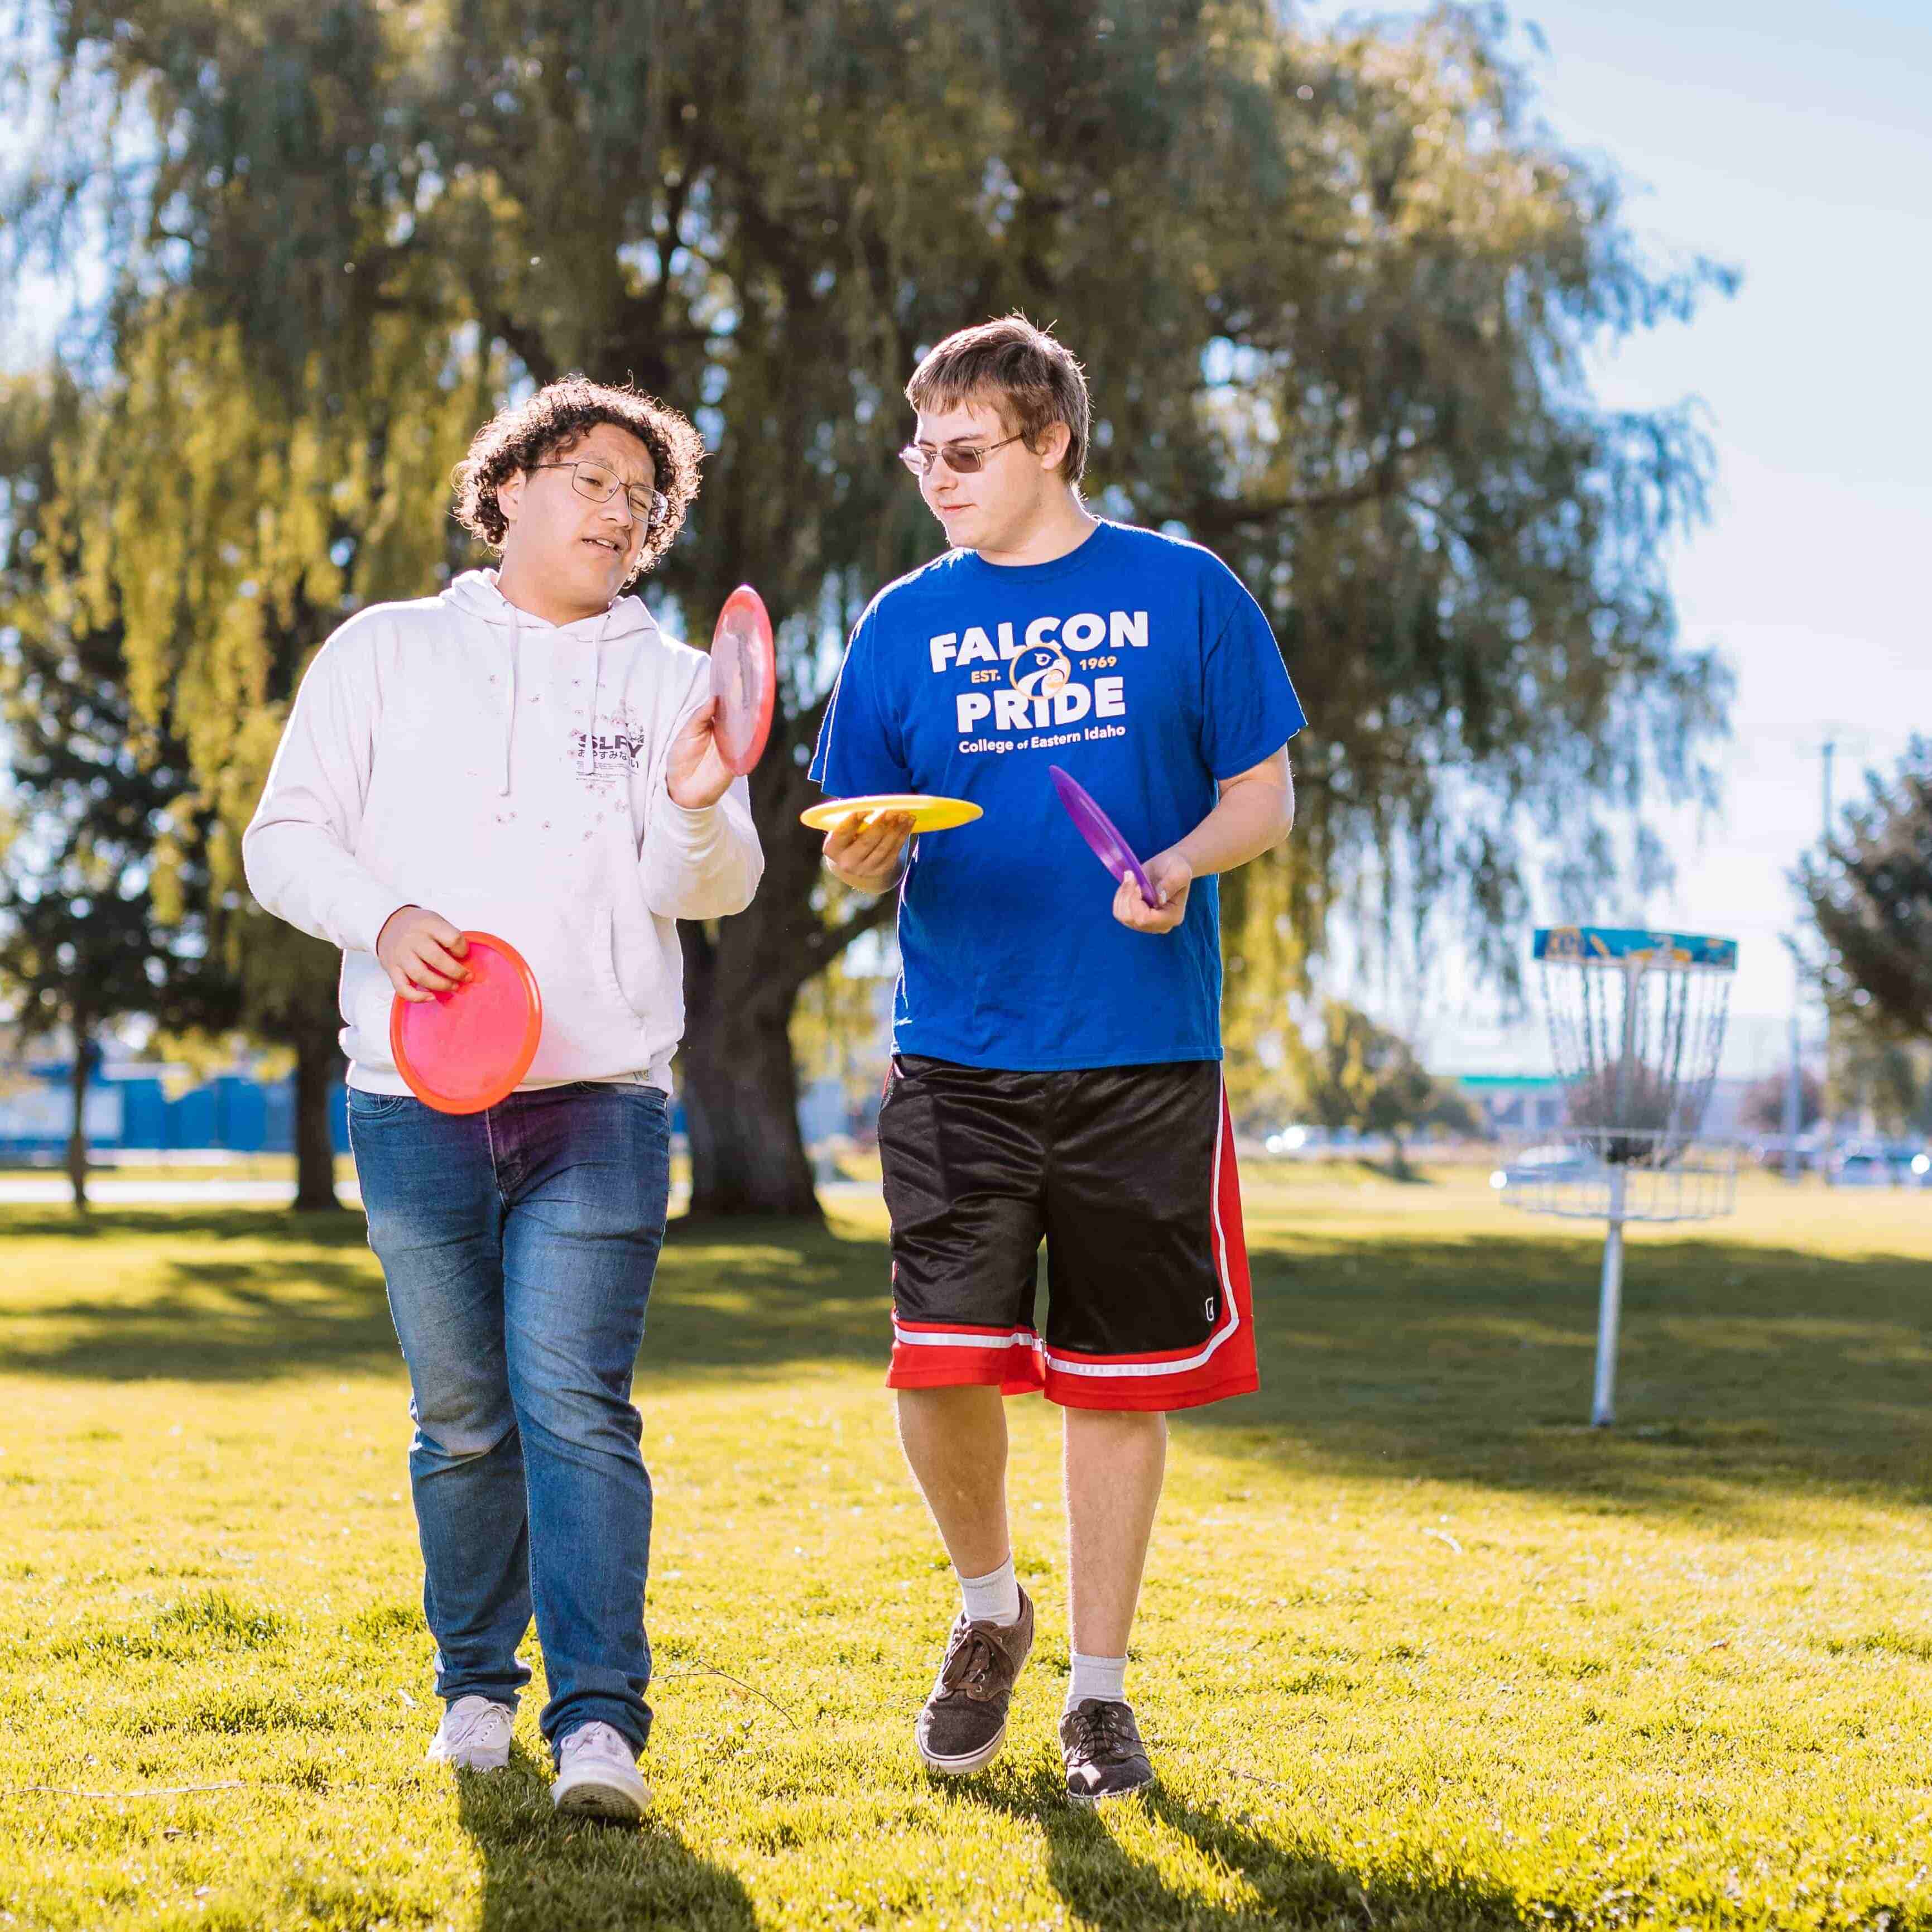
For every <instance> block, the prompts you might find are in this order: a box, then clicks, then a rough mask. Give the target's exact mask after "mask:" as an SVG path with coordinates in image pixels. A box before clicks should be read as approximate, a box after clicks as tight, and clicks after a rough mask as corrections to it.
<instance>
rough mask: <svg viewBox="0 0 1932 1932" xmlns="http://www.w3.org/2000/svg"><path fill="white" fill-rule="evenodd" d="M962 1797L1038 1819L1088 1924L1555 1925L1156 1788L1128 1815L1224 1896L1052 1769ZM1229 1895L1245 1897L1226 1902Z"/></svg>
mask: <svg viewBox="0 0 1932 1932" xmlns="http://www.w3.org/2000/svg"><path fill="white" fill-rule="evenodd" d="M959 1802H961V1803H962V1804H978V1805H984V1806H986V1807H987V1808H989V1809H992V1810H994V1811H1003V1812H1005V1813H1006V1814H1007V1815H1008V1816H1010V1817H1014V1818H1018V1819H1022V1820H1025V1821H1026V1822H1027V1823H1029V1824H1032V1825H1036V1826H1038V1827H1039V1828H1040V1831H1041V1832H1042V1833H1043V1835H1044V1837H1045V1838H1046V1866H1047V1876H1048V1878H1049V1881H1050V1882H1052V1885H1053V1887H1054V1888H1055V1891H1058V1893H1059V1894H1060V1895H1061V1897H1062V1898H1064V1900H1066V1901H1067V1906H1068V1909H1070V1912H1073V1915H1075V1916H1076V1918H1079V1920H1080V1921H1081V1922H1082V1924H1092V1925H1096V1926H1106V1927H1115V1926H1119V1927H1136V1928H1138V1927H1142V1926H1145V1927H1162V1926H1172V1927H1185V1928H1187V1932H1263V1928H1268V1927H1274V1928H1284V1927H1293V1928H1295V1932H1344V1928H1346V1932H1361V1927H1364V1926H1366V1925H1373V1926H1378V1927H1398V1928H1402V1927H1406V1928H1412V1932H1421V1928H1424V1927H1426V1928H1427V1932H1502V1928H1505V1927H1520V1926H1528V1925H1538V1926H1541V1925H1545V1924H1548V1923H1549V1922H1550V1921H1549V1920H1548V1918H1546V1917H1545V1916H1544V1915H1543V1914H1542V1913H1541V1912H1533V1913H1532V1912H1526V1911H1525V1909H1523V1906H1521V1905H1520V1903H1519V1902H1518V1901H1517V1900H1516V1899H1515V1898H1514V1897H1511V1896H1510V1895H1509V1894H1507V1893H1505V1892H1502V1891H1497V1890H1496V1889H1495V1888H1493V1887H1490V1886H1487V1885H1483V1884H1481V1883H1480V1882H1478V1881H1477V1880H1475V1879H1472V1878H1469V1877H1466V1876H1463V1875H1462V1874H1460V1873H1457V1872H1455V1871H1454V1870H1443V1871H1441V1872H1439V1873H1418V1872H1415V1871H1410V1872H1407V1873H1403V1875H1402V1876H1400V1877H1398V1878H1388V1877H1378V1876H1375V1875H1373V1874H1370V1873H1363V1872H1358V1871H1351V1870H1347V1869H1346V1868H1345V1867H1342V1866H1340V1865H1337V1864H1335V1863H1334V1861H1333V1860H1332V1859H1331V1858H1328V1856H1327V1855H1326V1854H1325V1853H1324V1852H1322V1851H1321V1850H1319V1849H1317V1848H1316V1847H1315V1846H1312V1845H1310V1844H1307V1843H1302V1842H1298V1841H1297V1840H1296V1839H1295V1838H1293V1837H1292V1836H1291V1837H1286V1838H1279V1839H1276V1838H1263V1837H1262V1836H1260V1835H1259V1834H1257V1833H1256V1832H1253V1831H1252V1830H1250V1829H1249V1828H1248V1827H1247V1826H1246V1825H1245V1824H1244V1823H1241V1821H1240V1820H1238V1819H1237V1818H1234V1817H1229V1815H1228V1814H1226V1812H1224V1811H1222V1810H1220V1808H1218V1807H1214V1806H1208V1807H1202V1806H1197V1805H1190V1804H1188V1803H1187V1802H1185V1801H1184V1800H1183V1799H1179V1798H1177V1797H1175V1796H1171V1795H1170V1794H1169V1793H1166V1792H1164V1791H1163V1790H1160V1788H1159V1787H1156V1788H1155V1790H1154V1791H1152V1792H1151V1793H1149V1794H1148V1796H1146V1797H1145V1798H1139V1799H1124V1800H1121V1801H1120V1802H1121V1805H1124V1806H1125V1807H1127V1808H1130V1810H1131V1809H1136V1808H1139V1807H1141V1806H1143V1805H1145V1807H1146V1808H1147V1811H1148V1815H1149V1816H1150V1817H1151V1818H1152V1820H1154V1823H1155V1824H1156V1826H1157V1827H1159V1828H1160V1829H1162V1830H1163V1832H1164V1834H1165V1835H1168V1836H1169V1837H1171V1838H1173V1839H1175V1840H1178V1841H1184V1843H1183V1844H1182V1845H1181V1846H1177V1849H1180V1850H1181V1854H1182V1858H1181V1862H1184V1863H1185V1864H1199V1867H1201V1868H1202V1870H1204V1872H1205V1873H1210V1874H1212V1876H1213V1877H1214V1879H1215V1880H1216V1881H1217V1887H1216V1888H1217V1890H1219V1891H1222V1892H1223V1894H1224V1896H1223V1897H1218V1898H1217V1897H1214V1896H1211V1895H1210V1894H1209V1892H1208V1890H1207V1889H1206V1888H1205V1886H1196V1885H1190V1884H1189V1883H1188V1882H1187V1880H1186V1879H1185V1878H1184V1877H1181V1876H1171V1875H1170V1874H1169V1873H1166V1872H1163V1870H1161V1868H1160V1866H1159V1865H1158V1864H1155V1863H1154V1861H1152V1860H1151V1859H1149V1858H1144V1857H1142V1856H1139V1855H1137V1854H1136V1853H1135V1852H1130V1851H1129V1850H1128V1849H1127V1848H1126V1847H1125V1846H1123V1845H1122V1844H1121V1842H1120V1840H1119V1839H1118V1838H1117V1837H1116V1836H1115V1821H1116V1820H1120V1819H1122V1818H1123V1817H1124V1816H1126V1815H1129V1814H1127V1813H1124V1812H1123V1811H1119V1810H1115V1809H1112V1808H1103V1809H1102V1810H1100V1811H1087V1810H1084V1809H1082V1808H1079V1807H1078V1806H1076V1805H1072V1804H1070V1803H1069V1802H1068V1801H1067V1796H1066V1793H1065V1792H1064V1790H1062V1789H1061V1784H1060V1781H1059V1778H1058V1776H1057V1775H1055V1772H1052V1770H1051V1769H1048V1768H1046V1767H1044V1766H1043V1767H1040V1768H1039V1769H1035V1770H1034V1771H1032V1772H1026V1773H1022V1772H1019V1771H1018V1770H1017V1769H1016V1770H1015V1771H1013V1772H1010V1773H1008V1774H1007V1775H1004V1776H1002V1775H1001V1774H1000V1773H998V1772H993V1773H991V1774H989V1775H987V1776H986V1777H983V1778H974V1779H971V1780H970V1781H963V1782H962V1784H961V1787H960V1789H959ZM1230 1879H1232V1885H1230V1884H1229V1882H1228V1881H1229V1880H1230ZM1228 1891H1234V1892H1235V1893H1236V1894H1238V1900H1229V1899H1228V1898H1226V1896H1225V1894H1226V1892H1228Z"/></svg>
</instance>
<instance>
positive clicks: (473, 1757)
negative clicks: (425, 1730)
mask: <svg viewBox="0 0 1932 1932" xmlns="http://www.w3.org/2000/svg"><path fill="white" fill-rule="evenodd" d="M515 1715H516V1714H515V1713H514V1712H513V1711H511V1709H510V1707H509V1706H508V1705H507V1704H497V1703H492V1702H491V1701H490V1699H488V1698H487V1697H459V1698H458V1699H457V1700H456V1702H455V1703H453V1704H452V1705H451V1706H450V1707H449V1709H448V1710H446V1712H443V1722H442V1723H441V1724H439V1725H437V1727H436V1736H434V1738H432V1739H431V1740H430V1746H429V1750H428V1752H427V1753H426V1754H425V1762H426V1763H430V1764H453V1765H455V1766H456V1767H457V1769H458V1770H460V1771H501V1770H502V1768H503V1767H504V1766H505V1765H506V1764H508V1763H509V1761H510V1730H511V1724H513V1723H514V1719H515Z"/></svg>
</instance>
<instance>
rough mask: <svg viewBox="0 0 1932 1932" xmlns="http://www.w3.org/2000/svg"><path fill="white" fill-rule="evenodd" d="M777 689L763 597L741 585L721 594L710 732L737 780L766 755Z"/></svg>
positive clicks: (713, 658)
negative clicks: (715, 702) (714, 709)
mask: <svg viewBox="0 0 1932 1932" xmlns="http://www.w3.org/2000/svg"><path fill="white" fill-rule="evenodd" d="M777 688H778V661H777V659H776V658H775V656H774V655H773V653H772V620H771V619H770V618H769V616H766V613H765V600H764V599H763V598H762V597H760V595H758V593H757V592H756V591H755V590H754V589H752V588H751V586H750V585H749V584H748V583H741V584H739V586H738V587H737V589H735V590H734V591H733V592H732V593H731V594H730V596H728V597H727V598H725V600H724V609H723V610H721V611H719V612H718V622H717V624H716V626H715V628H713V630H712V633H711V694H712V697H715V698H716V699H717V700H718V712H717V715H716V716H715V718H713V719H712V725H711V735H712V738H713V739H714V740H715V742H716V744H717V746H718V755H719V757H721V758H722V759H723V760H724V762H725V763H726V764H727V765H729V766H730V768H731V769H732V770H733V771H734V772H737V773H738V775H739V776H740V777H741V778H742V776H743V775H745V772H748V771H749V770H750V769H751V767H752V766H754V765H755V764H756V763H757V762H758V760H759V759H760V757H763V754H764V749H765V739H766V738H767V737H768V736H769V735H770V733H771V728H772V697H773V695H774V694H775V691H777Z"/></svg>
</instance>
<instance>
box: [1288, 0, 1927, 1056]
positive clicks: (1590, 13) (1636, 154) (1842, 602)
mask: <svg viewBox="0 0 1932 1932" xmlns="http://www.w3.org/2000/svg"><path fill="white" fill-rule="evenodd" d="M1410 10H1413V9H1409V8H1407V7H1399V8H1396V9H1394V10H1391V9H1387V8H1376V9H1373V12H1374V13H1379V14H1382V15H1385V16H1386V15H1387V14H1388V13H1390V12H1391V11H1394V13H1397V14H1400V13H1404V12H1407V11H1410ZM1306 11H1307V13H1312V14H1313V17H1315V18H1316V19H1318V20H1320V19H1332V18H1334V17H1338V16H1340V15H1342V14H1343V13H1357V12H1359V11H1361V10H1360V9H1357V8H1343V7H1336V6H1328V5H1322V6H1316V7H1311V8H1309V9H1307V10H1306ZM1515 18H1516V19H1517V20H1518V21H1519V23H1521V22H1526V21H1527V22H1531V23H1535V25H1536V26H1538V27H1539V28H1541V31H1542V34H1543V35H1544V39H1545V40H1546V42H1547V52H1544V53H1543V54H1541V55H1533V54H1532V55H1531V66H1532V72H1533V74H1535V77H1536V79H1537V81H1538V88H1539V92H1540V95H1541V101H1542V110H1543V115H1544V118H1545V119H1546V120H1547V122H1548V124H1549V125H1550V127H1551V129H1552V130H1553V132H1554V133H1556V135H1557V136H1559V138H1560V139H1562V141H1563V142H1565V145H1569V146H1571V147H1574V148H1582V149H1583V150H1585V151H1589V152H1593V153H1595V154H1598V155H1599V156H1601V157H1607V158H1608V159H1609V160H1611V161H1613V163H1615V164H1616V166H1617V168H1618V169H1619V172H1621V173H1622V175H1624V176H1625V178H1626V179H1627V180H1628V181H1629V182H1630V183H1631V184H1632V187H1633V188H1634V190H1635V192H1634V193H1633V196H1632V199H1631V202H1630V205H1629V206H1628V210H1627V218H1628V220H1629V221H1630V223H1631V225H1632V226H1633V227H1634V229H1636V230H1637V233H1639V234H1640V235H1641V236H1643V238H1644V239H1646V241H1647V242H1649V243H1651V244H1652V245H1653V246H1654V247H1655V248H1657V249H1658V251H1660V252H1661V253H1662V254H1676V255H1678V256H1680V257H1681V256H1685V255H1691V254H1707V255H1711V256H1714V257H1717V258H1718V259H1720V260H1724V261H1725V262H1727V263H1730V264H1731V265H1733V266H1734V267H1736V269H1739V271H1740V272H1741V273H1742V276H1743V284H1742V288H1741V289H1740V290H1739V293H1738V294H1737V295H1736V296H1735V297H1733V299H1730V300H1729V301H1725V300H1722V299H1717V300H1712V301H1710V302H1707V303H1706V305H1705V306H1704V308H1703V311H1702V312H1701V313H1700V314H1699V315H1698V316H1697V317H1696V318H1695V319H1694V320H1693V321H1691V323H1688V324H1687V325H1684V326H1668V327H1666V328H1664V329H1659V330H1658V331H1655V332H1652V333H1651V334H1649V335H1644V336H1641V337H1638V338H1634V339H1632V340H1631V341H1628V342H1626V343H1625V344H1624V345H1622V347H1621V348H1620V349H1619V350H1618V351H1617V352H1616V353H1615V354H1613V355H1611V356H1607V357H1604V358H1601V359H1599V361H1598V364H1597V365H1596V369H1595V376H1596V380H1597V383H1598V393H1599V395H1600V396H1601V398H1602V400H1603V401H1605V402H1606V403H1608V404H1613V405H1616V406H1618V407H1650V406H1655V405H1660V404H1670V403H1674V402H1676V401H1680V400H1682V399H1683V398H1697V399H1699V400H1700V401H1701V403H1702V404H1703V407H1704V410H1705V413H1706V415H1705V420H1706V427H1707V428H1708V430H1709V433H1710V435H1711V437H1712V442H1713V444H1714V446H1715V450H1716V454H1717V459H1718V490H1717V494H1716V499H1715V505H1714V510H1715V514H1714V515H1713V517H1712V520H1711V523H1709V526H1708V527H1706V529H1703V530H1702V531H1700V532H1698V533H1697V535H1695V536H1694V537H1693V538H1691V539H1690V540H1689V541H1687V542H1686V543H1685V544H1684V545H1683V546H1682V547H1681V548H1680V550H1679V552H1678V553H1677V554H1676V556H1675V557H1674V558H1673V559H1672V565H1671V580H1672V584H1673V589H1674V591H1675V593H1676V598H1677V603H1678V609H1679V616H1680V619H1681V622H1682V630H1683V634H1684V636H1685V640H1687V641H1688V642H1691V643H1706V642H1715V643H1717V644H1718V646H1720V648H1721V649H1722V650H1723V652H1724V655H1726V657H1727V658H1728V659H1729V661H1730V664H1732V666H1733V670H1735V672H1736V677H1737V693H1736V702H1735V705H1734V708H1733V712H1732V724H1733V737H1732V740H1731V742H1730V744H1729V745H1727V747H1726V748H1724V751H1723V753H1722V755H1721V758H1720V761H1719V762H1720V766H1721V772H1722V775H1723V778H1724V790H1725V796H1724V807H1723V809H1722V810H1721V811H1720V812H1719V813H1718V814H1715V817H1713V818H1712V820H1710V821H1709V822H1708V823H1700V822H1699V821H1698V819H1697V815H1696V814H1690V813H1684V814H1676V815H1675V816H1669V815H1666V816H1662V817H1660V819H1659V820H1658V823H1660V825H1661V828H1662V829H1664V830H1665V832H1666V833H1667V839H1668V842H1669V844H1670V848H1671V850H1672V853H1673V856H1674V858H1675V859H1676V864H1677V867H1678V876H1677V880H1676V884H1675V886H1674V887H1673V889H1671V890H1670V892H1667V893H1663V894H1659V895H1656V896H1655V897H1654V898H1652V899H1650V900H1649V901H1633V903H1632V904H1631V907H1630V909H1629V910H1630V913H1631V922H1632V923H1634V924H1637V923H1642V924H1648V925H1663V926H1671V927H1674V928H1676V929H1679V930H1685V931H1691V932H1717V933H1724V934H1729V935H1732V936H1733V937H1735V938H1736V939H1737V940H1738V941H1739V969H1738V979H1737V983H1736V986H1735V988H1734V990H1733V1012H1734V1013H1736V1014H1737V1015H1739V1016H1740V1019H1741V1024H1740V1025H1739V1027H1738V1028H1736V1033H1737V1035H1738V1045H1739V1048H1740V1049H1741V1050H1743V1049H1748V1057H1749V1058H1751V1059H1752V1060H1754V1061H1759V1060H1761V1059H1762V1058H1763V1052H1764V1050H1765V1043H1766V1042H1769V1041H1773V1040H1775V1039H1776V1038H1778V1037H1781V1034H1782V1031H1783V1026H1784V1016H1787V1015H1788V1013H1789V1012H1790V1010H1791V1007H1792V1005H1793V1000H1794V997H1795V994H1796V986H1795V977H1794V974H1793V968H1792V966H1791V964H1790V957H1789V955H1788V953H1787V950H1786V948H1785V946H1784V944H1783V940H1784V935H1786V934H1787V933H1790V932H1793V931H1794V930H1795V929H1796V926H1797V924H1798V920H1797V915H1796V900H1795V898H1794V896H1793V893H1792V892H1791V891H1790V887H1789V885H1788V883H1787V881H1788V876H1789V874H1790V871H1791V869H1792V868H1793V865H1794V864H1795V863H1796V862H1797V860H1798V859H1799V856H1800V855H1801V854H1802V853H1803V851H1804V850H1805V847H1806V846H1807V845H1808V844H1811V843H1814V842H1815V841H1816V840H1817V838H1818V836H1819V832H1820V817H1821V811H1822V799H1821V782H1820V781H1821V775H1822V774H1821V765H1822V760H1821V757H1820V745H1821V744H1822V743H1823V741H1824V740H1825V739H1826V738H1828V737H1832V738H1835V739H1838V740H1839V741H1840V742H1841V743H1842V745H1843V747H1844V748H1843V751H1841V753H1840V754H1838V757H1837V758H1836V759H1835V766H1836V773H1837V775H1836V781H1835V789H1836V791H1837V795H1838V801H1839V802H1840V803H1841V804H1842V803H1843V802H1844V800H1845V799H1846V798H1847V797H1848V796H1850V795H1852V793H1854V792H1855V791H1858V790H1861V789H1862V785H1863V781H1862V778H1861V772H1862V770H1863V769H1864V767H1866V766H1870V765H1872V764H1878V765H1880V766H1889V765H1891V763H1894V762H1895V760H1897V757H1898V755H1899V754H1900V752H1902V751H1903V750H1904V748H1905V745H1906V738H1907V736H1908V735H1909V733H1911V732H1912V730H1921V731H1932V619H1929V618H1928V616H1927V604H1926V601H1925V598H1924V595H1923V593H1922V592H1921V587H1920V585H1921V574H1922V571H1923V566H1924V559H1925V556H1926V553H1927V550H1928V548H1932V381H1929V380H1928V377H1927V361H1928V355H1927V344H1928V342H1932V4H1927V0H1838V4H1832V0H1814V4H1811V5H1796V4H1793V0H1750V4H1746V0H1532V4H1530V5H1526V6H1524V7H1520V8H1519V9H1517V10H1515ZM1525 51H1526V52H1529V49H1528V47H1527V45H1526V46H1525ZM1478 1004H1480V1003H1478ZM1463 1017H1464V1019H1469V1018H1471V1017H1472V1016H1470V1015H1469V1014H1466V1015H1465V1016H1463ZM1463 1032H1464V1037H1463V1038H1462V1039H1461V1040H1456V1039H1454V1038H1451V1037H1446V1035H1445V1031H1443V1030H1439V1031H1438V1032H1437V1034H1436V1038H1435V1040H1433V1041H1432V1042H1431V1043H1430V1044H1431V1046H1432V1047H1433V1049H1434V1052H1433V1055H1432V1057H1433V1058H1436V1059H1439V1060H1448V1061H1452V1062H1453V1061H1457V1060H1458V1059H1468V1058H1471V1057H1472V1055H1473V1056H1474V1057H1475V1058H1482V1057H1483V1051H1482V1046H1481V1040H1480V1038H1479V1036H1480V1034H1481V1028H1480V1027H1478V1026H1474V1025H1469V1026H1466V1027H1465V1028H1464V1029H1463ZM1492 1046H1493V1048H1494V1047H1495V1046H1496V1043H1492ZM1505 1057H1508V1055H1507V1054H1505Z"/></svg>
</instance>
